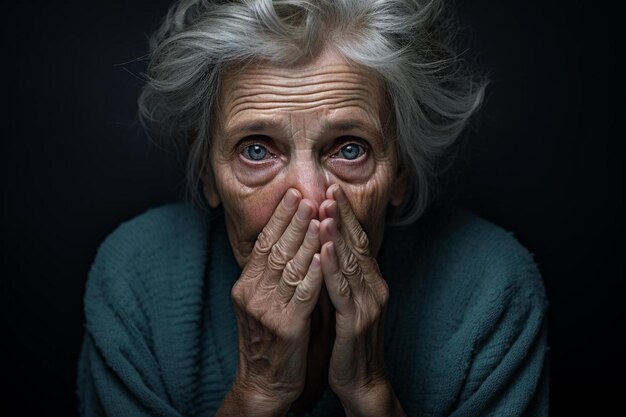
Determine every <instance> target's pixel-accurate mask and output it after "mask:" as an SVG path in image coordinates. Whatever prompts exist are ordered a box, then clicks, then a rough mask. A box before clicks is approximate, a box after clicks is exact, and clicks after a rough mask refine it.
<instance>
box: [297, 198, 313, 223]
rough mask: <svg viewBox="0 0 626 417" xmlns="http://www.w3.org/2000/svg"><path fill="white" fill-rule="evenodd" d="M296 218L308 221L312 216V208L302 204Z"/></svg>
mask: <svg viewBox="0 0 626 417" xmlns="http://www.w3.org/2000/svg"><path fill="white" fill-rule="evenodd" d="M296 216H297V217H298V219H300V220H307V219H308V218H309V217H310V216H311V207H309V206H308V205H307V204H305V203H304V202H300V207H298V212H297V213H296Z"/></svg>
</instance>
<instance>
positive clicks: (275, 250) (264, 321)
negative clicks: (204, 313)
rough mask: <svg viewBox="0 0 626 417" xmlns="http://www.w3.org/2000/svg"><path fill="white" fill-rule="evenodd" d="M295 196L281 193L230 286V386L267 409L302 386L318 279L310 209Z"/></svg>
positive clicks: (315, 224)
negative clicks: (233, 322) (233, 362)
mask: <svg viewBox="0 0 626 417" xmlns="http://www.w3.org/2000/svg"><path fill="white" fill-rule="evenodd" d="M300 199H301V197H300V193H299V192H298V191H296V190H294V189H290V190H288V191H287V193H285V197H284V198H283V200H282V201H281V202H280V203H279V205H278V207H277V208H276V210H275V212H274V214H273V215H272V218H271V219H270V220H269V222H268V223H267V225H266V226H265V228H264V229H263V231H262V232H261V234H260V235H259V236H258V238H257V241H256V243H255V246H254V249H253V251H252V255H251V258H250V261H249V262H248V263H247V264H246V266H245V267H244V269H243V271H242V274H241V276H240V277H239V279H238V280H237V282H236V283H235V285H234V286H233V289H232V291H231V296H232V299H233V303H234V305H235V315H236V318H237V327H238V331H239V367H238V369H237V376H236V382H235V384H234V385H236V386H237V389H238V390H243V391H245V392H246V393H247V394H248V396H249V394H250V393H254V395H255V398H258V399H260V400H261V401H260V402H261V403H262V404H263V403H268V408H267V409H272V410H283V411H286V409H288V407H289V405H290V404H291V403H292V402H293V401H294V400H295V399H296V398H297V397H298V396H299V395H300V394H301V392H302V391H303V389H304V383H305V376H306V364H307V360H306V359H307V349H308V344H309V331H310V317H311V313H312V311H313V309H314V307H315V305H316V303H317V300H318V297H319V294H320V290H321V287H322V284H323V278H322V273H321V268H320V257H319V254H316V253H317V252H318V251H319V247H320V246H319V221H318V220H315V219H313V216H314V214H315V213H316V212H317V207H316V206H315V204H314V203H313V202H311V201H309V200H301V201H300ZM270 403H271V404H270ZM254 411H259V410H258V409H257V410H254ZM278 414H280V413H278Z"/></svg>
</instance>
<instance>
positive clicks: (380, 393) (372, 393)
mask: <svg viewBox="0 0 626 417" xmlns="http://www.w3.org/2000/svg"><path fill="white" fill-rule="evenodd" d="M338 397H339V400H340V401H341V404H342V406H343V408H344V411H345V412H346V416H348V417H365V416H406V414H405V413H404V410H403V409H402V406H401V405H400V402H399V401H398V399H397V397H396V395H395V393H394V391H393V388H392V387H391V383H390V382H389V381H385V382H379V383H377V384H375V385H374V384H372V385H369V386H363V387H361V388H359V389H357V390H354V391H352V392H344V393H342V394H338Z"/></svg>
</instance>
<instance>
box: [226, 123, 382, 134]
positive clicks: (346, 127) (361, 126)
mask: <svg viewBox="0 0 626 417" xmlns="http://www.w3.org/2000/svg"><path fill="white" fill-rule="evenodd" d="M276 129H282V125H281V123H280V122H278V121H276V120H253V121H250V122H244V123H241V124H236V125H235V126H233V127H232V128H230V129H228V132H227V134H228V136H231V137H232V136H236V135H239V134H241V133H244V132H245V133H258V132H267V131H270V130H276ZM322 129H324V130H335V131H338V132H347V131H350V130H362V131H364V132H367V133H369V134H370V135H372V136H374V137H376V138H378V137H384V135H383V132H380V131H379V130H378V129H376V127H375V126H372V125H371V124H369V123H363V122H361V121H360V120H341V121H336V122H332V121H331V122H328V121H327V122H326V123H324V125H323V127H322Z"/></svg>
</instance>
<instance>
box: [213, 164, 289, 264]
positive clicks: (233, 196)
mask: <svg viewBox="0 0 626 417" xmlns="http://www.w3.org/2000/svg"><path fill="white" fill-rule="evenodd" d="M234 177H236V175H235V174H231V175H225V176H223V177H221V178H219V180H220V181H219V184H220V185H219V186H218V189H219V193H220V196H221V199H222V204H223V205H224V212H225V213H226V222H227V228H228V236H229V239H230V242H231V246H232V248H233V251H234V253H235V257H236V258H237V261H238V262H239V264H240V266H242V265H243V264H245V263H246V262H247V260H248V258H249V256H250V253H251V252H252V248H253V247H254V243H255V241H256V238H257V236H258V235H259V233H261V230H263V228H264V227H265V225H266V224H267V222H268V221H269V219H270V218H271V217H272V215H273V214H274V210H275V209H276V207H277V206H278V203H279V202H280V200H281V199H282V197H283V195H284V193H285V190H283V189H282V187H281V184H278V183H273V182H270V183H268V184H266V185H265V186H264V187H261V188H257V187H255V188H251V187H247V186H245V185H242V184H241V182H239V181H238V180H237V179H236V178H234Z"/></svg>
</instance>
